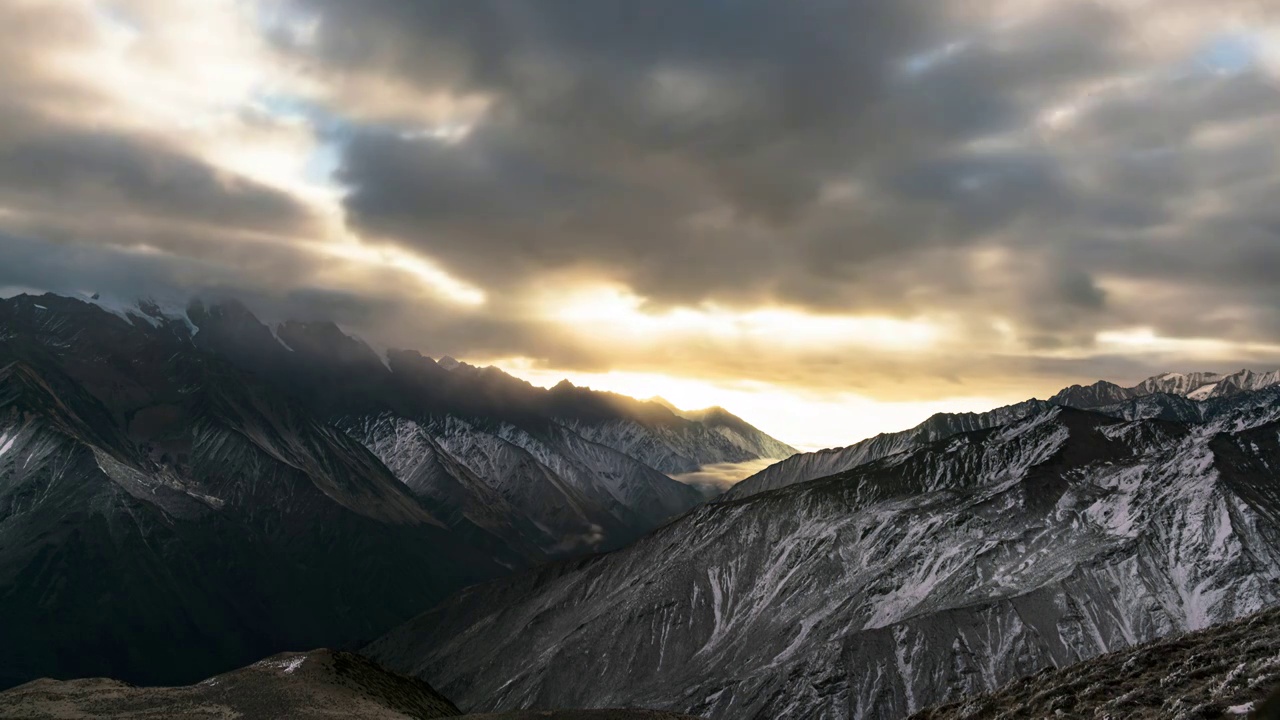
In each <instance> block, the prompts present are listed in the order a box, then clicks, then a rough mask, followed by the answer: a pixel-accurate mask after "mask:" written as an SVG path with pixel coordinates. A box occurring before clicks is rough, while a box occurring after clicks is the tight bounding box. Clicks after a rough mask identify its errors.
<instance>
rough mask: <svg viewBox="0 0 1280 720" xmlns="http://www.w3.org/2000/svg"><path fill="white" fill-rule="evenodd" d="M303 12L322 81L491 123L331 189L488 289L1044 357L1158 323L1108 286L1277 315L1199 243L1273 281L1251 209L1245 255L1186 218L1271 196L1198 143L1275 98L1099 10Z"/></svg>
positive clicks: (387, 157)
mask: <svg viewBox="0 0 1280 720" xmlns="http://www.w3.org/2000/svg"><path fill="white" fill-rule="evenodd" d="M981 5H982V4H981V3H979V4H975V5H974V7H981ZM299 6H300V7H302V8H304V9H305V11H307V12H310V13H314V14H315V16H316V17H318V18H319V20H320V25H319V32H318V34H317V39H316V41H315V44H314V45H312V46H310V47H309V48H308V49H307V52H309V53H311V54H312V55H311V59H312V60H313V61H318V62H319V65H318V67H319V68H321V70H320V72H326V71H327V72H331V73H355V72H372V73H383V74H386V73H390V74H394V75H395V76H397V77H398V78H400V79H401V80H403V81H405V82H407V83H409V84H410V85H415V86H417V87H418V88H420V89H421V90H422V91H423V92H424V93H429V92H456V93H480V94H484V95H486V96H488V97H489V98H490V100H491V107H490V111H489V112H488V113H487V114H486V115H485V116H484V117H483V118H482V119H481V120H480V121H479V123H478V124H477V125H476V128H475V131H474V132H473V134H472V135H471V136H469V137H468V138H466V139H464V140H461V141H457V142H452V143H446V142H437V141H433V140H429V139H421V138H417V139H410V138H407V137H404V136H402V135H401V134H398V133H393V132H390V131H385V132H382V133H381V134H379V133H378V132H377V131H370V133H368V134H366V135H365V136H363V137H361V138H360V139H358V140H357V141H355V142H352V143H351V144H350V145H349V146H348V147H347V151H346V154H345V157H344V160H343V165H342V171H341V177H342V180H343V182H344V183H345V184H346V185H347V186H348V187H350V188H351V193H350V195H349V197H348V208H349V210H351V212H352V217H353V218H354V220H355V222H356V223H357V224H358V226H359V227H361V228H364V229H365V230H366V231H369V232H373V233H377V234H379V235H382V236H387V237H392V238H395V239H397V240H398V241H399V242H402V243H405V244H406V245H409V246H412V247H414V248H418V249H420V250H422V251H424V252H426V253H428V254H430V255H432V256H434V257H438V258H440V259H441V260H443V261H444V262H445V263H446V265H447V266H448V267H450V268H453V269H455V270H456V271H458V272H460V273H462V274H463V275H464V276H466V277H471V278H475V279H477V280H478V281H480V282H481V283H482V284H483V285H486V286H489V287H506V286H511V285H513V284H518V283H519V282H520V281H522V280H523V279H527V278H529V277H531V276H536V275H537V274H538V273H542V272H546V271H549V270H555V269H563V268H567V267H580V266H586V267H591V268H595V269H596V270H598V271H599V272H602V273H604V274H607V275H608V276H611V277H614V278H617V279H620V280H622V281H624V282H627V283H628V284H630V285H631V286H632V287H634V288H635V289H636V291H637V292H639V293H641V294H642V295H645V296H647V297H650V298H652V299H653V300H654V301H656V302H658V303H663V302H672V303H681V302H697V301H700V300H704V299H712V300H722V301H729V302H744V303H750V302H759V301H766V300H774V301H780V302H787V303H800V304H804V305H809V306H812V307H814V308H821V309H826V310H832V309H840V310H846V311H888V312H896V313H914V312H924V311H927V310H929V309H930V308H929V307H926V306H924V305H923V304H922V303H920V302H915V301H913V300H911V299H909V298H912V297H916V298H927V299H928V302H930V303H934V305H935V307H936V305H937V303H939V302H941V303H947V302H948V301H952V302H954V303H956V304H958V306H960V307H965V308H967V309H971V310H973V311H975V312H988V313H993V312H1000V313H1002V314H1006V315H1010V316H1012V317H1013V319H1014V320H1015V321H1017V322H1018V323H1019V325H1020V326H1021V327H1023V328H1024V331H1025V333H1026V336H1027V337H1028V338H1037V343H1039V342H1041V341H1043V342H1047V343H1050V344H1051V343H1053V342H1067V341H1069V342H1076V341H1079V340H1080V339H1081V338H1087V337H1089V336H1090V335H1091V333H1092V331H1094V330H1096V329H1098V328H1102V327H1105V326H1107V325H1108V324H1113V323H1116V322H1126V323H1128V322H1140V321H1142V320H1143V319H1144V317H1143V313H1141V312H1139V310H1143V309H1142V308H1125V307H1119V306H1115V307H1113V305H1114V301H1113V299H1112V298H1110V297H1109V296H1108V295H1107V293H1106V292H1104V291H1103V290H1102V287H1103V284H1104V283H1105V282H1107V281H1110V280H1113V279H1115V278H1117V277H1119V278H1120V279H1124V278H1125V277H1144V276H1146V275H1148V274H1150V273H1152V272H1156V273H1158V272H1159V270H1158V269H1159V268H1165V269H1167V270H1168V271H1169V272H1171V273H1174V274H1178V275H1184V274H1190V275H1198V276H1199V277H1198V278H1197V281H1198V282H1202V283H1215V284H1220V285H1229V284H1235V283H1238V282H1240V281H1244V282H1245V283H1246V285H1248V290H1247V291H1246V292H1252V293H1253V299H1254V301H1261V300H1263V299H1264V298H1266V297H1267V296H1268V295H1269V294H1270V291H1269V290H1268V289H1267V288H1265V287H1262V286H1260V284H1256V283H1254V282H1253V278H1252V275H1253V274H1254V273H1251V272H1249V270H1248V269H1246V268H1239V270H1240V272H1233V273H1231V274H1230V275H1227V276H1224V275H1222V274H1219V275H1218V276H1217V277H1216V280H1215V278H1212V277H1209V274H1210V271H1209V270H1208V268H1213V269H1214V270H1215V271H1221V270H1223V269H1224V268H1223V264H1224V261H1222V260H1217V261H1214V260H1212V255H1213V249H1212V246H1213V243H1211V242H1209V241H1207V240H1206V239H1205V238H1204V236H1203V235H1201V233H1202V232H1203V231H1204V230H1205V228H1204V226H1205V224H1206V223H1211V224H1214V225H1216V226H1217V227H1218V228H1219V229H1225V230H1227V236H1226V237H1225V238H1219V241H1220V242H1226V243H1228V244H1231V245H1236V246H1240V247H1237V250H1238V251H1239V252H1240V253H1242V254H1243V256H1244V257H1250V258H1253V259H1254V260H1257V259H1262V258H1265V257H1266V256H1267V255H1268V251H1267V250H1266V245H1267V244H1268V243H1271V244H1272V245H1274V244H1275V243H1274V241H1275V236H1274V235H1273V234H1272V235H1269V234H1268V233H1269V232H1273V231H1274V223H1272V222H1269V219H1270V218H1268V217H1267V216H1266V215H1265V210H1264V209H1263V208H1261V207H1256V206H1255V205H1256V202H1257V200H1256V199H1255V198H1252V197H1246V194H1247V193H1246V190H1245V189H1244V188H1243V187H1238V186H1235V185H1232V186H1231V187H1230V188H1229V189H1228V191H1227V194H1226V200H1227V204H1226V206H1225V207H1223V208H1222V209H1221V212H1223V213H1225V214H1231V215H1238V216H1240V217H1244V218H1251V217H1252V216H1253V214H1254V213H1257V212H1263V213H1264V214H1263V216H1262V217H1260V218H1259V219H1258V220H1256V221H1254V220H1248V221H1246V222H1247V223H1248V225H1249V227H1250V228H1252V229H1251V230H1246V229H1244V228H1243V227H1231V228H1228V227H1227V226H1226V223H1225V222H1224V221H1223V220H1214V219H1212V216H1209V217H1205V216H1203V215H1196V216H1195V217H1189V216H1190V215H1192V213H1190V212H1189V208H1191V207H1192V206H1196V205H1198V204H1199V203H1201V202H1203V200H1204V198H1205V197H1206V195H1207V193H1209V192H1211V191H1212V188H1215V187H1217V188H1221V187H1222V186H1223V184H1224V183H1242V182H1244V181H1245V180H1248V181H1250V182H1263V181H1265V179H1266V178H1274V177H1276V176H1277V166H1278V164H1277V161H1276V158H1275V156H1274V155H1275V153H1274V151H1273V150H1270V149H1261V152H1253V151H1252V150H1253V144H1254V143H1256V142H1258V141H1260V140H1263V139H1264V138H1266V137H1268V133H1267V132H1266V130H1265V129H1260V130H1257V131H1244V132H1242V133H1241V136H1240V137H1239V138H1238V139H1236V140H1235V141H1231V142H1225V141H1224V142H1218V143H1210V144H1208V145H1206V144H1203V143H1201V142H1199V137H1200V134H1201V133H1203V132H1204V131H1205V130H1206V129H1209V128H1215V127H1221V126H1224V125H1226V124H1232V123H1244V122H1249V121H1251V122H1255V123H1265V122H1267V120H1268V118H1270V117H1272V116H1274V114H1275V113H1276V112H1277V109H1280V101H1278V99H1277V96H1276V92H1277V91H1276V86H1275V84H1274V81H1273V79H1272V78H1271V77H1269V76H1267V75H1266V74H1265V73H1263V72H1262V71H1261V70H1255V69H1248V68H1246V69H1245V70H1244V71H1243V72H1240V73H1237V74H1235V75H1232V76H1224V75H1222V74H1220V73H1214V72H1210V71H1207V70H1206V69H1205V68H1204V67H1203V64H1202V63H1199V64H1198V63H1197V60H1196V58H1195V57H1194V55H1192V56H1189V57H1182V58H1176V57H1175V58H1172V59H1171V58H1169V57H1165V56H1161V55H1160V54H1159V53H1152V52H1151V50H1152V48H1151V44H1152V42H1153V41H1152V40H1151V39H1150V36H1149V34H1147V35H1142V36H1141V37H1140V38H1139V33H1138V32H1136V31H1137V30H1139V29H1145V26H1144V27H1141V28H1140V27H1139V26H1138V25H1136V24H1135V23H1142V22H1143V19H1142V18H1140V17H1135V16H1133V15H1128V14H1124V13H1123V12H1122V11H1121V10H1119V9H1117V8H1115V7H1111V6H1108V5H1106V4H1102V3H1077V2H1059V3H1044V4H1041V6H1040V7H1041V10H1040V11H1038V12H1034V13H1024V14H1023V15H1021V16H1019V17H1018V18H1016V19H1008V21H1007V22H1006V20H1007V18H1005V17H1003V16H1001V15H998V14H986V15H984V14H982V13H981V12H977V13H970V14H969V15H967V16H964V17H961V16H959V15H958V14H957V15H954V16H953V15H948V8H947V7H946V4H937V3H929V4H925V3H912V2H906V3H902V2H878V1H873V0H868V1H866V2H821V1H806V2H797V3H773V2H747V3H727V2H697V3H688V2H659V3H644V4H634V3H617V2H602V3H576V2H552V3H527V2H518V1H511V2H471V3H461V4H460V3H450V2H385V3H373V4H372V5H365V4H361V5H360V6H359V7H358V8H357V7H356V6H354V5H352V4H350V3H344V2H337V1H336V0H335V1H332V2H327V1H325V0H310V1H308V2H302V3H299ZM1029 7H1030V6H1029ZM1170 7H1172V6H1170ZM1177 10H1178V11H1179V12H1200V11H1203V8H1202V7H1200V6H1198V5H1196V4H1194V3H1184V4H1183V5H1182V6H1179V7H1178V8H1177ZM1152 12H1158V11H1157V10H1153V11H1152ZM1170 12H1173V10H1171V11H1170ZM1178 17H1182V15H1179V16H1178ZM1147 20H1150V22H1151V24H1152V26H1153V27H1154V26H1155V25H1156V23H1157V20H1158V19H1157V18H1147ZM1135 38H1138V39H1135ZM1159 40H1160V38H1159V37H1157V38H1156V39H1155V41H1154V42H1158V41H1159ZM326 68H327V70H326ZM1133 77H1137V78H1139V79H1138V80H1136V81H1134V80H1131V78H1133ZM1126 79H1130V84H1129V86H1126V87H1120V88H1119V89H1116V87H1115V83H1117V82H1123V81H1125V80H1126ZM1059 106H1062V108H1063V117H1064V118H1066V119H1067V121H1064V122H1063V123H1059V124H1055V123H1056V122H1057V119H1056V118H1055V117H1054V115H1053V113H1054V111H1055V109H1057V108H1058V107H1059ZM993 141H999V142H996V143H993ZM984 142H988V143H992V144H990V145H989V146H984V145H983V144H982V143H984ZM842 188H846V189H848V192H845V193H843V194H842V193H841V189H842ZM1157 231H1158V232H1159V233H1160V234H1162V235H1163V236H1164V237H1162V238H1161V239H1160V240H1158V241H1157V240H1155V239H1152V238H1153V237H1154V236H1155V234H1156V233H1157ZM993 247H997V248H1004V249H1006V250H1008V251H1009V252H1011V253H1014V254H1015V255H1017V257H1016V258H1014V260H1013V261H1011V262H1009V263H1006V266H1007V267H1010V268H1012V270H1011V271H1009V272H1008V274H1006V275H1003V276H1000V277H991V276H987V277H965V275H966V274H967V273H972V272H976V271H974V270H972V269H970V268H969V267H968V264H967V263H965V262H964V261H963V260H964V258H965V257H966V256H965V253H966V252H971V251H972V252H976V251H979V250H983V249H990V248H993ZM1064 256H1069V258H1070V259H1069V263H1068V264H1069V265H1070V267H1068V268H1066V269H1063V268H1062V267H1061V266H1060V263H1061V262H1062V260H1063V258H1064ZM1196 267H1200V268H1202V270H1201V271H1199V272H1197V271H1196V269H1195V268H1196ZM1151 268H1156V270H1152V269H1151ZM984 272H987V273H993V272H996V271H994V270H986V271H984ZM1240 291H1241V290H1240V288H1239V287H1236V288H1235V289H1234V290H1233V292H1236V293H1239V292H1240ZM948 295H950V297H948ZM1145 310H1147V311H1148V312H1147V313H1146V317H1145V319H1146V320H1147V321H1148V323H1149V324H1155V325H1157V326H1159V325H1161V324H1167V323H1173V322H1174V321H1175V320H1177V322H1178V323H1179V325H1180V326H1182V327H1184V328H1185V327H1186V326H1187V323H1186V322H1185V313H1182V312H1181V310H1182V309H1180V308H1170V309H1169V311H1168V313H1164V312H1162V311H1161V310H1158V309H1155V310H1153V309H1150V308H1147V309H1145ZM1260 329H1262V328H1261V327H1260Z"/></svg>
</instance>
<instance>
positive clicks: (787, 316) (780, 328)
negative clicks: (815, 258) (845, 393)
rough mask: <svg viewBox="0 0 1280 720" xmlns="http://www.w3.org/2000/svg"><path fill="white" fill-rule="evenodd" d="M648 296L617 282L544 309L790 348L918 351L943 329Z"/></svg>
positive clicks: (555, 314) (603, 325)
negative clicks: (663, 301) (659, 304)
mask: <svg viewBox="0 0 1280 720" xmlns="http://www.w3.org/2000/svg"><path fill="white" fill-rule="evenodd" d="M644 304H645V303H644V299H643V298H641V297H639V296H637V295H635V294H632V293H630V292H628V291H627V290H625V289H621V288H616V287H593V288H589V289H585V290H579V291H576V292H571V293H569V294H568V295H563V296H559V297H555V298H551V299H549V300H548V301H546V302H545V303H544V307H543V313H544V315H545V316H546V317H549V318H551V319H553V320H555V321H557V322H559V323H561V324H563V325H566V326H568V327H569V328H571V329H574V330H576V331H580V332H583V333H589V334H590V335H592V336H594V337H602V336H603V337H609V338H614V339H617V340H632V341H635V340H646V339H651V338H655V337H657V336H661V337H664V338H669V337H672V336H685V337H692V338H698V339H704V338H705V339H713V340H718V341H733V342H741V343H747V344H760V345H765V344H767V345H769V346H771V347H776V346H790V347H827V348H836V347H868V348H877V349H884V350H917V349H922V348H927V347H929V346H931V345H933V344H934V343H935V342H937V340H938V339H939V336H940V335H941V331H940V330H939V329H938V328H937V327H936V326H934V325H932V324H930V323H927V322H924V321H920V320H898V319H895V318H888V317H877V316H855V315H814V314H809V313H806V312H801V311H799V310H793V309H790V308H785V307H768V308H760V309H754V310H732V309H728V308H724V307H720V306H716V305H713V304H704V305H701V306H699V307H695V308H688V307H682V308H674V309H666V310H661V311H656V312H651V311H648V310H646V309H645V307H644Z"/></svg>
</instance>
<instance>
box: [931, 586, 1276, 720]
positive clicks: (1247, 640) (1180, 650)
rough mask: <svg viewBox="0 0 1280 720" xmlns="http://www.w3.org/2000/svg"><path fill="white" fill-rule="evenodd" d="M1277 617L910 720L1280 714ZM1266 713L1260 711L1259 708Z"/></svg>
mask: <svg viewBox="0 0 1280 720" xmlns="http://www.w3.org/2000/svg"><path fill="white" fill-rule="evenodd" d="M1277 689H1280V610H1274V609H1273V610H1267V611H1264V612H1261V613H1258V614H1256V615H1251V616H1249V617H1247V618H1245V619H1242V620H1237V621H1235V622H1230V623H1224V624H1222V625H1215V626H1213V627H1211V628H1209V629H1207V630H1202V631H1200V632H1194V633H1187V634H1184V635H1176V636H1173V637H1169V638H1165V639H1163V640H1159V641H1156V642H1153V643H1148V644H1145V645H1141V646H1138V647H1135V648H1130V649H1127V650H1121V651H1119V652H1114V653H1109V654H1107V655H1103V656H1101V657H1097V658H1094V659H1092V660H1086V661H1084V662H1081V663H1077V664H1075V665H1071V666H1069V667H1066V668H1062V669H1053V668H1045V669H1043V670H1041V671H1040V672H1037V673H1035V674H1033V675H1030V676H1028V677H1025V678H1022V679H1020V680H1017V681H1015V682H1012V683H1010V684H1008V685H1006V686H1004V687H1002V688H1000V690H998V691H997V692H994V693H990V694H987V695H980V696H977V697H973V698H969V699H967V700H962V701H959V702H955V703H950V704H948V705H943V706H939V707H934V708H930V709H928V710H923V711H921V712H919V713H916V714H915V715H912V716H911V720H979V719H980V718H981V719H982V720H1014V718H1064V719H1065V720H1086V719H1088V720H1093V719H1094V718H1102V717H1116V718H1127V719H1131V720H1166V719H1172V718H1187V719H1190V718H1232V717H1236V718H1242V717H1244V716H1250V717H1256V718H1265V719H1266V720H1271V719H1272V718H1274V717H1277V715H1278V714H1280V697H1277V698H1276V699H1275V700H1273V701H1272V702H1267V700H1268V697H1269V696H1271V695H1272V694H1273V693H1274V692H1275V691H1276V690H1277ZM1264 705H1265V706H1266V708H1267V710H1264V709H1263V707H1264Z"/></svg>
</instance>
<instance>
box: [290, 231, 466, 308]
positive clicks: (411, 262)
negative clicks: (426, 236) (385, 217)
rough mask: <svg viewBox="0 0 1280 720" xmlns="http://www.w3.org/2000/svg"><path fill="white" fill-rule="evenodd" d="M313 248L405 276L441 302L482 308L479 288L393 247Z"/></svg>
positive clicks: (337, 245) (347, 245) (344, 245)
mask: <svg viewBox="0 0 1280 720" xmlns="http://www.w3.org/2000/svg"><path fill="white" fill-rule="evenodd" d="M313 249H314V250H315V251H316V252H318V253H321V254H324V255H329V256H332V257H335V258H340V259H343V260H351V261H354V262H359V263H364V264H366V265H375V266H379V267H385V268H389V269H392V270H399V271H402V272H405V273H408V274H410V275H412V276H414V277H416V278H417V279H418V280H420V281H422V283H423V284H425V285H426V286H428V287H429V288H430V289H431V290H433V291H434V292H435V294H437V295H438V296H440V297H441V298H442V299H444V300H448V301H450V302H453V303H457V304H459V305H483V304H484V303H485V301H486V300H487V296H486V295H485V292H484V291H483V290H481V289H480V288H478V287H476V286H474V285H471V284H469V283H466V282H463V281H462V280H459V279H457V278H455V277H453V276H452V275H450V274H449V273H447V272H445V271H444V270H443V269H441V268H440V266H438V265H436V264H435V263H433V262H431V261H430V260H427V259H425V258H422V257H420V256H418V255H415V254H413V253H411V252H408V251H406V250H402V249H400V248H398V247H395V246H393V245H370V244H367V243H360V242H346V243H322V244H317V245H314V246H313Z"/></svg>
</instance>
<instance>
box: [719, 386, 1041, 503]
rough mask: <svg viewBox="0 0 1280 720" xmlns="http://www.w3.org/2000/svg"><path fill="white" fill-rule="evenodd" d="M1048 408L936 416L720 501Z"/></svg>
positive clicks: (802, 458)
mask: <svg viewBox="0 0 1280 720" xmlns="http://www.w3.org/2000/svg"><path fill="white" fill-rule="evenodd" d="M1047 407H1049V404H1048V403H1045V402H1042V401H1040V400H1028V401H1026V402H1023V403H1018V404H1017V405H1009V406H1007V407H1002V408H996V409H995V410H990V411H988V412H984V413H938V414H937V415H934V416H933V417H930V418H929V419H928V420H925V421H924V422H923V423H920V424H919V425H917V426H916V427H914V428H911V429H910V430H905V431H903V432H896V433H881V434H879V435H876V436H875V437H872V438H868V439H866V440H863V441H861V442H858V443H854V444H853V445H850V446H848V447H843V448H831V449H828V450H819V451H818V452H812V453H800V454H797V455H793V456H791V457H789V458H787V459H786V460H783V461H782V462H779V463H775V464H773V465H770V466H769V467H767V468H765V469H764V470H761V471H760V472H758V473H756V474H754V475H752V476H750V477H748V478H746V479H744V480H743V481H742V482H739V483H738V484H737V485H734V486H733V487H732V488H731V489H730V490H729V491H728V492H726V493H725V494H724V495H722V496H721V497H720V500H723V501H730V500H739V499H741V498H744V497H747V496H748V495H754V494H756V493H760V492H765V491H767V490H776V489H777V488H780V487H785V486H787V485H794V484H796V483H801V482H807V481H809V480H814V479H817V478H821V477H827V476H829V475H834V474H836V473H839V472H844V471H845V470H848V469H850V468H854V467H857V466H859V465H865V464H866V463H869V462H874V461H876V460H879V459H881V458H885V457H888V456H890V455H895V454H897V453H900V452H905V451H907V450H912V449H914V448H917V447H920V446H922V445H927V444H929V443H931V442H935V441H937V440H940V439H942V438H946V437H951V436H952V435H956V434H958V433H962V432H970V431H973V430H983V429H986V428H990V427H995V426H997V425H1003V424H1004V423H1007V422H1012V421H1014V420H1018V419H1020V418H1023V417H1026V416H1027V415H1028V414H1030V413H1032V412H1036V411H1038V410H1044V409H1045V408H1047Z"/></svg>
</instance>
